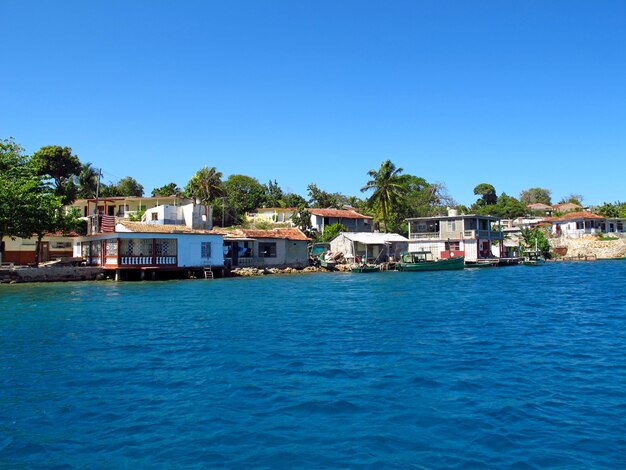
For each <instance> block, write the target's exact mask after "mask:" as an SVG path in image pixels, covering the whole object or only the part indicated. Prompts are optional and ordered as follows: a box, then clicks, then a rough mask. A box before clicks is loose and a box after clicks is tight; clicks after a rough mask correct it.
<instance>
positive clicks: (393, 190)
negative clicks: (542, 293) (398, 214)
mask: <svg viewBox="0 0 626 470" xmlns="http://www.w3.org/2000/svg"><path fill="white" fill-rule="evenodd" d="M400 173H402V168H396V166H395V165H394V164H393V163H391V160H386V161H384V162H382V164H381V165H380V168H379V169H378V170H370V171H368V172H367V174H368V175H369V177H370V178H372V179H371V180H369V181H368V182H367V183H365V186H363V187H362V188H361V191H363V192H366V191H370V190H373V191H374V192H373V193H372V195H371V196H370V198H369V201H368V202H369V204H370V205H371V206H373V207H377V208H379V209H380V211H381V212H382V221H383V229H384V231H385V232H387V229H388V227H389V224H388V215H389V213H390V212H391V211H394V210H395V209H396V208H397V206H398V205H399V204H400V201H402V198H403V196H402V194H403V193H402V191H403V185H402V180H401V179H400Z"/></svg>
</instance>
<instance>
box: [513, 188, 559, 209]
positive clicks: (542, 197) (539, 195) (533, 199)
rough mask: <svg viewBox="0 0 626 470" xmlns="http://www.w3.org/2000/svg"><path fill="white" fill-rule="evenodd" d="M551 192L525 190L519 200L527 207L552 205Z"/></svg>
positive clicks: (541, 189) (535, 189) (532, 189)
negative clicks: (530, 205) (531, 205)
mask: <svg viewBox="0 0 626 470" xmlns="http://www.w3.org/2000/svg"><path fill="white" fill-rule="evenodd" d="M550 194H551V191H550V190H549V189H545V188H528V189H525V190H523V191H522V192H521V193H520V195H519V200H520V202H521V203H522V204H524V205H525V206H528V205H529V204H546V205H548V206H550V205H552V199H551V197H550Z"/></svg>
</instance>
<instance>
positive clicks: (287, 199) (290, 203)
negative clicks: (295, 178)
mask: <svg viewBox="0 0 626 470" xmlns="http://www.w3.org/2000/svg"><path fill="white" fill-rule="evenodd" d="M278 206H279V207H300V206H306V199H304V198H303V197H302V196H300V195H299V194H295V193H287V194H285V195H283V197H282V199H281V200H280V201H279V202H278Z"/></svg>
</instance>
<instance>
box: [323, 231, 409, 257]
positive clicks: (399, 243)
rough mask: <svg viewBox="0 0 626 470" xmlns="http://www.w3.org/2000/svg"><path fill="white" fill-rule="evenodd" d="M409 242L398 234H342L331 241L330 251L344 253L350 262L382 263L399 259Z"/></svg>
mask: <svg viewBox="0 0 626 470" xmlns="http://www.w3.org/2000/svg"><path fill="white" fill-rule="evenodd" d="M408 242H409V240H408V238H405V237H403V236H402V235H398V234H396V233H368V232H358V233H355V232H341V233H340V234H339V235H337V236H336V237H335V238H333V239H332V240H331V242H330V250H331V251H332V252H341V253H343V255H344V257H346V258H347V259H348V260H352V261H361V260H367V261H368V262H372V263H380V262H384V261H390V260H392V259H396V260H397V259H399V258H400V253H401V252H402V251H407V249H408Z"/></svg>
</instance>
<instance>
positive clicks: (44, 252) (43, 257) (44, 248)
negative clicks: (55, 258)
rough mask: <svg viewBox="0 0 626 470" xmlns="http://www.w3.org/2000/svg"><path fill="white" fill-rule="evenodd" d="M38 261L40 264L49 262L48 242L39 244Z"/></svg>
mask: <svg viewBox="0 0 626 470" xmlns="http://www.w3.org/2000/svg"><path fill="white" fill-rule="evenodd" d="M39 261H40V262H42V263H45V262H46V261H50V242H41V246H40V250H39Z"/></svg>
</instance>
